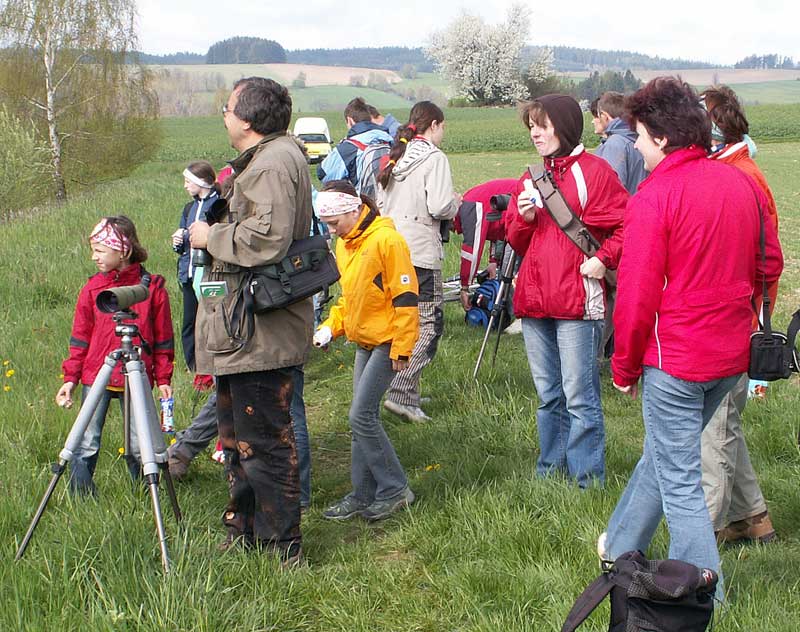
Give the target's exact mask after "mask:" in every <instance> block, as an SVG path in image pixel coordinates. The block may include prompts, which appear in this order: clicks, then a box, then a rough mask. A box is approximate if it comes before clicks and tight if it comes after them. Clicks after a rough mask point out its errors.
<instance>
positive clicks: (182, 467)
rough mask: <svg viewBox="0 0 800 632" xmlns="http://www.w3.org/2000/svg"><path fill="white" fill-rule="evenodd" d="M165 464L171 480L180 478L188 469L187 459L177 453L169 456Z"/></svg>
mask: <svg viewBox="0 0 800 632" xmlns="http://www.w3.org/2000/svg"><path fill="white" fill-rule="evenodd" d="M167 465H168V467H169V475H170V476H171V477H172V480H173V481H179V480H181V479H182V478H184V477H185V476H186V473H187V472H188V471H189V461H187V460H185V459H182V458H181V457H179V456H178V455H177V454H174V455H172V456H170V457H169V461H167Z"/></svg>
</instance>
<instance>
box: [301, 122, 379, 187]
mask: <svg viewBox="0 0 800 632" xmlns="http://www.w3.org/2000/svg"><path fill="white" fill-rule="evenodd" d="M351 138H352V139H353V140H357V141H359V142H361V143H364V144H365V145H369V144H370V143H373V142H375V141H384V142H387V143H391V142H392V137H391V136H389V132H387V131H386V128H385V127H383V126H381V125H375V124H374V123H372V122H370V121H360V122H359V123H356V124H355V125H353V127H351V128H350V129H349V130H348V131H347V138H346V139H345V140H343V141H342V142H341V143H339V144H338V145H336V148H335V149H334V150H333V151H332V152H331V153H329V154H328V156H327V158H325V160H323V161H322V163H321V164H320V165H319V166H318V167H317V177H318V178H319V181H320V182H322V183H325V182H330V181H332V180H349V181H350V182H351V183H352V184H353V185H354V186H355V184H356V182H357V178H358V173H356V159H357V158H358V148H357V147H356V146H355V145H354V144H353V143H348V142H347V141H348V140H349V139H351Z"/></svg>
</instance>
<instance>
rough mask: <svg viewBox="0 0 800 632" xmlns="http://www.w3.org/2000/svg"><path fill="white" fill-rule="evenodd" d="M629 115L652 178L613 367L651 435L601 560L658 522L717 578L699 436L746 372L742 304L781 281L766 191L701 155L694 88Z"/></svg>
mask: <svg viewBox="0 0 800 632" xmlns="http://www.w3.org/2000/svg"><path fill="white" fill-rule="evenodd" d="M625 107H626V112H627V115H628V118H629V119H630V121H631V123H632V124H635V126H636V131H637V133H638V134H639V138H638V139H637V141H636V148H637V149H638V150H639V151H640V152H642V155H643V156H644V160H645V164H646V166H647V169H648V171H650V174H651V175H650V176H649V177H648V178H647V179H646V180H645V181H644V182H643V183H642V184H641V185H640V186H639V190H638V192H637V193H636V195H634V196H633V197H632V198H631V199H630V202H629V203H628V207H627V210H626V212H625V240H624V245H623V250H622V252H623V254H622V259H621V261H620V266H619V275H618V286H617V303H616V307H615V311H614V328H615V352H614V356H613V358H612V360H611V367H612V372H613V376H614V386H615V387H616V388H617V389H618V390H620V391H622V392H623V393H627V394H629V395H631V396H632V397H635V396H636V394H637V384H638V381H639V378H640V377H642V416H643V419H644V426H645V441H644V453H643V455H642V457H641V459H640V460H639V463H638V464H637V465H636V468H635V470H634V471H633V474H632V475H631V479H630V481H629V482H628V486H627V488H626V489H625V492H624V493H623V495H622V498H620V500H619V503H618V504H617V507H616V509H615V510H614V513H613V515H612V516H611V519H610V521H609V524H608V532H607V534H603V535H601V537H600V540H599V542H598V552H599V553H600V554H601V556H602V557H605V558H607V559H616V558H617V557H618V556H619V555H621V554H622V553H624V552H626V551H630V550H636V549H638V550H641V551H646V550H647V547H648V546H649V544H650V540H651V539H652V537H653V534H654V533H655V530H656V527H657V526H658V523H659V522H660V521H661V516H662V515H663V516H665V517H666V520H667V526H668V528H669V533H670V547H669V557H670V558H673V559H679V560H683V561H685V562H690V563H692V564H696V565H697V566H700V567H705V568H711V569H713V570H715V571H717V572H719V571H720V559H719V552H718V551H717V543H716V540H715V538H714V530H713V528H712V526H711V521H710V520H709V514H708V509H707V508H706V504H705V499H704V497H703V488H702V486H701V484H700V479H701V471H700V436H701V432H702V429H703V427H704V426H705V424H706V423H707V422H708V420H709V419H710V417H711V415H712V414H713V412H714V411H715V410H716V408H717V406H718V405H719V403H720V401H721V400H722V398H723V397H724V396H725V394H726V393H727V392H728V391H729V390H730V389H731V388H732V387H733V385H734V384H735V383H736V380H737V379H738V376H739V375H741V374H742V373H743V372H744V371H746V370H747V364H748V357H749V352H748V349H749V338H750V330H751V327H750V323H751V318H752V308H751V306H750V299H751V298H752V296H753V292H754V288H755V287H757V286H760V282H757V281H759V279H760V278H761V275H762V274H764V273H765V274H766V276H767V279H768V280H773V279H775V278H777V277H778V276H779V274H780V272H781V269H782V267H783V260H782V257H781V252H780V245H779V244H778V238H777V233H776V232H775V227H774V224H773V223H772V222H771V221H770V220H769V217H768V214H767V200H766V198H765V196H764V194H763V193H762V192H761V190H760V189H759V188H758V187H757V186H755V185H754V184H753V182H752V181H751V180H750V178H748V177H747V176H745V175H744V174H743V173H741V172H740V171H739V170H738V169H735V168H733V167H730V166H728V165H725V164H722V163H720V162H717V161H712V160H708V159H707V158H706V155H707V153H708V150H709V148H710V145H711V135H710V128H711V125H710V122H709V120H708V118H707V116H706V113H705V111H704V110H703V108H702V106H701V105H700V103H699V101H698V98H697V95H696V94H695V92H694V90H692V88H691V86H689V85H688V84H685V83H682V82H681V81H679V80H678V79H675V78H672V77H660V78H657V79H654V80H652V81H651V82H650V83H648V84H647V85H646V86H645V87H644V88H642V89H641V90H639V91H638V92H637V93H636V94H634V95H632V96H631V97H628V98H627V99H626V103H625ZM757 201H758V204H757ZM759 205H760V207H761V208H760V213H759ZM762 221H763V225H764V228H765V231H766V244H767V248H766V252H767V266H766V268H767V269H766V270H765V271H762V270H761V269H760V268H761V265H760V257H761V255H760V252H759V233H760V225H761V222H762ZM721 586H722V584H721V583H720V589H719V594H720V595H721V594H722V589H721Z"/></svg>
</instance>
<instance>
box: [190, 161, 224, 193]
mask: <svg viewBox="0 0 800 632" xmlns="http://www.w3.org/2000/svg"><path fill="white" fill-rule="evenodd" d="M186 168H187V169H188V170H189V171H191V172H192V173H193V174H194V175H196V176H197V177H198V178H200V179H201V180H202V181H203V182H205V183H206V184H208V185H209V186H210V187H211V188H212V189H213V190H214V191H216V192H217V195H219V194H220V193H221V192H222V189H221V187H220V185H219V182H217V174H216V172H215V171H214V167H213V166H212V165H211V163H210V162H208V161H207V160H198V161H196V162H190V163H189V166H188V167H186Z"/></svg>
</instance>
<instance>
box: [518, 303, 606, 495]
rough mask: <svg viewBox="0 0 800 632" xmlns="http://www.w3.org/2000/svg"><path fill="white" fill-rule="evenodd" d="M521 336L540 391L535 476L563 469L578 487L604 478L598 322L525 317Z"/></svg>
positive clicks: (600, 333) (601, 332)
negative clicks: (538, 448)
mask: <svg viewBox="0 0 800 632" xmlns="http://www.w3.org/2000/svg"><path fill="white" fill-rule="evenodd" d="M522 334H523V336H524V338H525V351H526V352H527V354H528V364H529V365H530V367H531V374H532V375H533V383H534V385H535V386H536V392H537V393H538V394H539V408H538V409H537V410H536V425H537V427H538V430H539V446H540V454H539V460H538V461H537V462H536V473H537V475H538V476H547V475H549V474H552V473H554V472H561V473H563V474H566V475H567V476H570V477H571V478H573V479H575V480H576V481H577V482H578V485H579V486H580V487H587V486H589V485H592V484H593V483H599V484H602V483H603V482H604V481H605V436H606V433H605V426H604V424H603V409H602V408H601V405H600V367H599V364H598V362H597V351H598V349H599V346H600V342H601V340H602V338H603V321H602V320H557V319H554V318H523V319H522Z"/></svg>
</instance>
